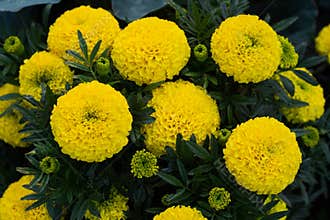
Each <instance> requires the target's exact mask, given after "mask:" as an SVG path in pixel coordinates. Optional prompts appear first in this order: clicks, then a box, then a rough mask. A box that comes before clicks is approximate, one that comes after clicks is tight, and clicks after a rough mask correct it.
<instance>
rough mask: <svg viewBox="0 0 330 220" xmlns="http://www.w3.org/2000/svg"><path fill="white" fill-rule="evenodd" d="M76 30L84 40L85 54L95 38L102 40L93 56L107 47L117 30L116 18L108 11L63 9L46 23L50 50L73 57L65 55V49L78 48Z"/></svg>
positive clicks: (109, 46) (86, 8)
mask: <svg viewBox="0 0 330 220" xmlns="http://www.w3.org/2000/svg"><path fill="white" fill-rule="evenodd" d="M78 30H80V31H81V33H82V34H83V37H84V38H85V40H86V43H87V47H88V52H89V53H90V52H91V51H92V49H93V47H94V45H95V44H96V43H97V41H99V40H102V43H101V47H100V49H99V53H98V54H97V56H99V55H100V53H102V52H103V51H104V50H105V49H106V48H111V46H112V43H113V40H114V39H115V37H116V36H117V34H118V33H119V32H120V28H119V24H118V22H117V20H116V19H115V18H114V17H113V16H112V15H111V13H110V12H109V11H107V10H104V9H102V8H98V9H94V8H91V7H89V6H80V7H77V8H74V9H72V10H68V11H66V12H64V14H62V15H61V16H60V17H59V18H57V19H56V21H55V23H54V24H53V25H51V26H50V28H49V33H48V39H47V43H48V48H49V50H50V52H52V53H54V54H56V55H58V56H59V57H62V58H64V59H68V60H74V59H73V57H71V56H70V55H68V54H66V51H67V50H75V51H78V52H79V51H80V47H79V41H78V37H77V31H78Z"/></svg>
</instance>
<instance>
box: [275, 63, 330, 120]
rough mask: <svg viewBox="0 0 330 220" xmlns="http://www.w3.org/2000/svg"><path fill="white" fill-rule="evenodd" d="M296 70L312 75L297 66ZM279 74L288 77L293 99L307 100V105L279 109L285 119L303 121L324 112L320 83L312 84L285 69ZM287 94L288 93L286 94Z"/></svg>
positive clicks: (314, 117)
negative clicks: (292, 90)
mask: <svg viewBox="0 0 330 220" xmlns="http://www.w3.org/2000/svg"><path fill="white" fill-rule="evenodd" d="M298 70H301V71H305V72H307V73H309V74H310V75H312V74H311V73H310V72H309V71H308V70H307V69H305V68H299V69H298ZM281 75H283V76H285V77H287V78H289V79H290V80H291V81H292V83H293V85H294V87H295V90H294V95H293V96H292V98H293V99H297V100H299V101H303V102H307V103H308V105H307V106H303V107H295V108H288V107H284V108H282V109H281V111H282V113H283V114H284V116H285V117H286V119H287V120H288V121H290V122H292V123H305V122H308V121H315V120H317V119H319V118H320V117H321V116H322V115H323V113H324V105H325V99H324V96H323V89H322V87H321V85H317V86H313V85H311V84H309V83H308V82H306V81H305V80H303V79H301V78H299V77H298V76H297V75H296V74H295V73H294V72H292V71H286V72H282V73H281ZM288 95H289V94H288Z"/></svg>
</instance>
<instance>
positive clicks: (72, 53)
mask: <svg viewBox="0 0 330 220" xmlns="http://www.w3.org/2000/svg"><path fill="white" fill-rule="evenodd" d="M65 52H66V53H67V54H68V55H70V56H72V57H73V58H75V59H77V60H80V61H82V62H85V61H86V60H85V58H83V57H82V56H81V55H80V54H79V53H78V52H77V51H74V50H67V51H65Z"/></svg>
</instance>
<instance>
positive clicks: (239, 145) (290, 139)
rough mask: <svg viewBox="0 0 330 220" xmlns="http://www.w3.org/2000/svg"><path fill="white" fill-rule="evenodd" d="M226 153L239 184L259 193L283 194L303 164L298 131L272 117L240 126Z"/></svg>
mask: <svg viewBox="0 0 330 220" xmlns="http://www.w3.org/2000/svg"><path fill="white" fill-rule="evenodd" d="M223 153H224V159H225V164H226V167H227V168H228V170H229V172H230V173H231V174H232V175H233V176H234V177H235V179H236V181H237V183H238V184H240V185H241V186H243V187H245V188H247V189H249V190H250V191H253V192H256V193H257V194H277V193H280V192H281V191H282V190H283V189H284V188H285V187H287V186H288V185H289V184H290V183H292V182H293V181H294V178H295V176H296V174H297V172H298V169H299V166H300V163H301V153H300V149H299V146H298V143H297V141H296V136H295V134H294V133H293V132H291V131H290V129H289V128H288V127H286V126H285V125H284V124H283V123H282V122H279V121H278V120H276V119H274V118H269V117H260V118H255V119H250V120H248V121H247V122H244V123H242V124H240V125H239V126H237V127H236V128H235V129H234V130H233V132H232V134H231V135H230V137H229V139H228V141H227V143H226V148H225V149H224V150H223Z"/></svg>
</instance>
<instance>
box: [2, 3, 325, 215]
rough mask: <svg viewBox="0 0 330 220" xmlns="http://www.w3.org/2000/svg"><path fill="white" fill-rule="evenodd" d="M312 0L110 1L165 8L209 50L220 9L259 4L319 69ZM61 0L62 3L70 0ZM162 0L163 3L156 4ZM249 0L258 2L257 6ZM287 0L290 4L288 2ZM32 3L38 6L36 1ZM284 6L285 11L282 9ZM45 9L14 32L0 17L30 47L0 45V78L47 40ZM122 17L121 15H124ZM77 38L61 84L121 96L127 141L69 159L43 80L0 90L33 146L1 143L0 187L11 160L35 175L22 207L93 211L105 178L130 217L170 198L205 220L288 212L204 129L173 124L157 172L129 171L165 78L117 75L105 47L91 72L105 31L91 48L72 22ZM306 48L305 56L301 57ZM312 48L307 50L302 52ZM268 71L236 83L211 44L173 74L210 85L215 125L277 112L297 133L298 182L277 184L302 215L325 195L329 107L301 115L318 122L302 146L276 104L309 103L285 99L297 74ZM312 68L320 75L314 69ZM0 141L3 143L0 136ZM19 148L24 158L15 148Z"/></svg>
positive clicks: (14, 72)
mask: <svg viewBox="0 0 330 220" xmlns="http://www.w3.org/2000/svg"><path fill="white" fill-rule="evenodd" d="M125 2H126V1H125ZM127 2H129V1H127ZM145 2H147V1H145ZM275 2H276V4H275ZM311 2H312V1H310V0H304V1H300V2H299V3H297V1H294V0H290V1H287V2H285V1H283V2H282V1H258V3H255V2H252V1H250V3H249V1H247V0H209V1H203V0H187V1H185V0H175V1H166V2H165V1H159V2H157V3H155V2H153V4H151V3H150V2H149V3H150V4H149V3H146V4H145V6H146V8H145V9H144V10H142V11H141V10H139V9H138V8H134V7H133V6H132V7H131V8H129V7H128V8H127V11H126V12H123V11H120V10H119V9H118V10H117V11H116V7H119V8H120V7H121V9H122V7H123V6H125V7H126V5H124V1H123V2H121V1H114V0H113V1H112V4H113V11H114V14H115V15H117V16H118V17H119V18H121V19H123V20H126V18H127V19H128V20H133V19H136V18H138V17H141V16H144V15H146V14H148V13H150V12H152V13H154V14H155V15H156V16H158V15H159V16H162V17H166V16H167V15H168V17H169V18H168V19H170V20H175V21H176V23H177V24H178V25H179V26H180V27H181V28H182V29H183V30H184V31H185V34H186V36H187V37H188V39H189V44H190V46H191V48H194V46H196V45H197V44H199V43H202V44H204V45H206V47H207V48H208V51H210V38H211V35H212V33H213V32H214V30H215V29H216V28H217V27H218V26H219V24H220V23H221V22H222V21H223V20H224V19H226V18H227V17H230V16H234V15H238V14H242V13H251V12H256V11H257V12H258V13H257V14H259V15H260V16H261V17H264V19H265V20H267V22H269V23H270V24H271V25H272V27H273V28H274V29H276V30H277V31H279V32H280V33H281V34H282V35H284V36H288V37H289V38H290V40H292V41H293V43H295V45H296V49H297V52H299V54H300V60H299V64H298V66H299V67H307V68H314V69H315V70H319V69H320V68H324V67H322V65H325V64H324V63H325V61H326V57H324V56H317V55H316V54H314V53H311V52H310V51H308V50H309V48H310V47H311V44H310V42H311V40H312V38H313V37H314V35H315V14H316V9H315V5H313V4H312V5H311ZM62 3H63V2H62ZM84 3H90V4H92V5H93V6H94V7H97V6H102V5H104V4H106V3H104V2H103V3H102V2H93V3H92V1H89V2H88V1H84ZM63 4H64V3H63ZM67 4H68V5H69V3H67ZM70 4H73V3H70ZM76 4H78V3H76ZM79 4H80V3H79ZM165 4H167V5H168V6H167V7H164V8H163V9H160V8H161V7H162V6H163V5H165ZM320 4H325V5H326V3H325V1H320ZM255 5H257V6H259V5H261V6H262V7H260V8H258V7H256V6H255ZM293 5H294V6H295V7H292V6H293ZM249 6H251V7H249ZM284 6H286V7H287V8H286V7H284ZM36 9H39V11H40V7H39V8H36ZM131 9H137V10H136V13H135V14H128V13H127V12H130V11H131ZM284 9H285V12H283V11H282V10H284ZM306 9H308V10H306ZM309 9H310V10H309ZM24 10H25V9H24ZM155 10H157V11H155ZM292 10H294V12H292ZM50 12H51V6H46V7H45V8H44V10H43V13H42V15H41V17H40V18H39V19H34V18H33V19H32V17H31V15H29V16H27V15H24V16H23V15H22V16H23V18H24V19H25V18H26V21H27V22H26V24H25V23H24V24H25V25H24V27H22V29H20V31H18V32H17V33H16V32H15V31H14V30H12V29H13V28H12V27H11V28H8V27H7V26H5V25H0V43H2V42H3V41H4V39H5V37H7V36H8V35H12V34H15V35H18V36H19V37H20V38H21V39H22V40H23V42H24V46H25V47H26V48H27V49H26V54H24V56H22V57H17V56H14V55H10V54H7V53H6V52H5V51H4V50H3V49H2V48H0V85H2V84H4V83H6V82H10V83H14V84H17V76H18V69H19V66H20V65H21V64H22V62H23V60H24V59H25V58H28V57H30V56H31V55H32V54H33V53H34V52H35V51H38V50H44V49H46V36H47V29H48V27H49V24H48V18H49V13H50ZM279 12H280V13H279ZM289 12H290V13H289ZM23 14H24V13H23ZM282 14H283V15H282ZM127 15H129V16H127ZM165 15H166V16H165ZM25 16H26V17H25ZM282 16H283V17H282ZM9 17H10V16H9ZM28 18H29V19H28ZM281 19H283V20H281ZM32 20H38V22H35V21H33V22H31V21H32ZM1 22H2V23H6V24H9V23H10V24H12V26H14V27H16V26H17V25H19V22H20V20H19V19H18V20H17V19H16V18H15V19H11V21H10V22H8V19H7V18H6V19H4V17H3V16H2V15H1V14H0V24H1ZM124 25H126V23H124V22H123V26H124ZM77 41H78V42H79V45H80V51H72V50H68V51H67V53H68V54H69V55H70V56H71V57H73V58H74V61H66V63H67V64H68V65H69V66H70V67H71V68H73V69H74V70H75V76H74V83H73V85H67V89H66V90H67V91H68V90H69V89H71V88H73V87H75V86H76V85H77V84H79V83H82V82H89V81H92V80H98V81H100V82H102V83H105V84H109V85H111V86H112V87H114V88H115V89H116V90H118V91H120V92H121V93H122V94H123V95H124V96H125V97H126V99H127V102H128V104H129V108H130V112H131V114H132V116H133V119H134V121H133V124H132V130H131V132H130V135H129V143H128V145H127V146H125V147H124V149H123V150H122V151H121V152H119V153H118V154H116V155H114V156H113V157H112V158H110V159H107V160H105V161H103V162H101V163H85V162H81V161H77V160H73V159H71V158H70V157H69V156H67V155H64V154H63V153H62V152H61V149H60V147H59V146H58V144H57V143H56V142H55V141H54V137H53V135H52V132H51V128H50V124H49V121H50V115H51V112H52V109H53V106H54V104H56V100H57V98H58V97H57V96H55V95H54V94H52V92H51V90H50V89H49V88H48V86H47V85H42V97H41V100H35V99H33V98H32V97H31V96H21V95H19V94H9V95H5V96H2V97H0V101H1V100H8V99H18V101H17V102H15V103H14V104H13V105H11V106H10V107H9V108H8V110H7V111H5V112H4V113H0V114H1V115H5V114H7V113H10V112H11V111H12V110H17V111H20V112H21V113H22V114H23V119H22V122H27V124H26V126H25V127H24V129H23V130H22V131H21V132H26V133H28V134H29V136H28V137H26V138H25V139H24V141H27V142H29V143H31V148H29V149H27V150H16V149H15V150H9V149H7V148H8V146H6V145H5V146H4V147H3V146H1V147H0V158H1V160H0V173H1V179H0V186H1V188H0V190H1V192H2V191H3V190H4V189H5V187H6V186H7V185H8V184H9V182H11V181H14V180H15V179H17V178H18V175H17V173H15V172H14V167H16V166H17V171H18V172H20V173H22V174H31V175H34V179H33V180H32V182H31V183H30V184H28V185H27V186H26V187H27V188H29V189H32V190H33V191H34V192H33V193H32V194H31V195H28V196H25V197H24V198H23V199H26V200H35V201H34V203H33V204H32V205H31V206H30V207H28V209H32V208H34V207H37V206H39V205H42V204H46V206H47V209H48V211H49V213H50V215H51V216H52V217H53V218H54V219H59V218H60V216H61V215H65V216H66V218H67V219H83V216H84V215H85V212H86V210H89V211H90V212H91V213H93V214H94V215H96V216H98V215H99V213H98V210H97V209H96V207H95V201H97V202H102V201H104V200H105V199H106V198H107V196H108V194H109V192H110V189H111V187H112V186H115V187H116V188H117V189H118V190H119V191H120V193H122V194H123V195H125V196H127V197H129V207H130V208H129V210H128V212H127V213H126V214H127V217H128V219H134V220H140V219H141V220H144V219H152V217H153V216H154V215H155V214H157V213H159V212H161V211H163V210H165V209H166V208H167V207H168V206H173V205H178V204H183V205H190V206H193V207H196V208H198V209H199V210H201V211H202V213H203V215H204V216H205V217H207V218H208V219H211V220H213V219H214V220H218V219H228V220H229V219H234V220H235V219H237V220H244V219H247V220H251V219H263V220H273V219H274V220H275V219H279V218H281V217H283V216H285V215H287V214H288V213H287V212H279V213H274V214H271V215H269V214H267V213H268V211H269V210H270V209H271V208H272V207H274V206H275V205H276V201H272V202H270V203H268V204H264V200H265V197H266V196H260V195H257V194H255V193H253V192H250V191H248V190H246V189H244V188H243V187H241V186H239V185H238V184H237V183H236V181H235V178H234V177H233V176H232V175H231V174H230V173H229V171H228V170H227V168H226V166H225V163H224V159H223V153H222V151H223V148H224V147H225V143H223V141H222V142H221V141H220V140H218V139H217V138H216V137H214V136H210V137H207V138H206V140H205V141H204V142H203V144H202V145H199V144H197V143H196V141H195V138H194V136H192V137H191V138H190V140H183V139H182V136H181V135H180V134H179V135H178V136H177V141H176V149H173V148H170V147H167V148H166V152H167V153H166V154H165V155H163V156H161V157H160V158H159V161H158V165H159V166H160V172H159V173H158V174H157V175H156V176H153V177H151V178H146V179H142V180H141V179H137V178H134V177H133V175H132V174H131V173H130V161H131V158H132V155H133V154H134V153H135V151H136V150H139V149H142V148H143V147H144V137H143V131H142V130H141V128H142V127H143V126H144V125H145V124H149V123H152V122H153V121H154V120H155V119H154V118H153V117H152V116H151V115H152V113H153V112H154V109H152V108H151V107H150V106H148V101H149V100H150V99H151V98H152V90H153V89H155V88H157V87H158V86H160V85H161V84H162V83H163V82H158V83H154V84H151V85H143V86H138V85H136V84H135V83H134V82H131V81H128V80H124V79H123V78H122V77H121V75H120V74H119V72H118V70H117V69H116V68H115V67H114V66H113V63H112V60H111V57H109V49H108V50H105V51H103V52H102V54H101V56H102V57H105V58H107V59H109V60H110V66H109V74H107V75H98V74H96V72H95V66H94V64H95V61H96V60H97V59H98V57H97V54H98V52H99V49H100V45H101V44H102V41H101V40H100V41H98V42H97V43H96V44H95V45H94V47H93V49H92V51H91V53H88V48H87V44H86V42H85V39H84V36H83V35H82V34H81V32H80V31H79V30H78V31H77ZM0 45H1V44H0ZM305 54H307V55H308V57H304V56H303V55H305ZM310 54H312V55H311V56H309V55H310ZM293 71H294V72H295V74H296V75H297V76H298V77H300V78H301V79H303V80H305V81H306V82H307V83H310V84H311V85H317V84H318V82H317V80H316V78H315V77H314V76H311V75H309V74H307V73H306V72H304V71H299V70H293ZM275 74H276V77H277V80H275V79H274V78H272V79H269V80H265V81H263V82H260V83H257V84H251V83H250V84H239V83H236V82H234V80H233V79H232V78H231V77H227V76H226V75H225V74H224V73H222V72H221V71H220V70H219V68H218V66H217V65H216V64H215V63H214V61H213V60H212V55H211V53H209V54H208V58H207V59H206V60H205V61H204V62H198V61H197V60H196V59H194V58H191V59H190V60H189V62H188V64H187V65H186V67H185V68H184V69H183V70H182V71H181V72H180V75H179V76H177V77H176V78H175V79H174V80H177V79H178V78H181V79H184V80H188V81H191V82H193V83H194V84H196V85H199V86H201V87H203V88H205V89H206V90H207V92H208V94H209V95H210V96H211V97H212V98H214V99H215V100H216V102H217V105H218V107H219V111H220V115H221V128H228V129H233V128H235V127H236V126H237V125H238V124H240V123H242V122H245V121H247V120H248V119H250V118H254V117H258V116H270V117H275V118H277V119H279V120H281V121H282V122H284V123H285V124H286V125H287V126H288V127H290V128H291V130H292V131H294V132H295V133H296V136H297V138H298V141H299V144H300V147H301V151H302V153H303V162H302V165H301V167H300V170H299V173H298V175H297V177H296V180H295V182H294V183H292V184H291V185H290V186H289V187H288V188H287V189H286V190H285V191H284V192H282V193H281V194H280V197H281V198H282V199H283V200H284V201H285V202H286V203H287V204H288V206H290V207H291V209H290V211H289V214H288V215H289V217H291V218H292V219H298V218H299V217H301V218H302V217H306V216H308V215H309V213H308V209H309V208H310V207H311V205H312V204H313V202H315V201H316V200H317V199H318V198H320V196H326V195H328V194H327V193H328V186H327V185H328V184H329V181H330V172H329V170H330V169H329V168H330V167H329V164H330V150H329V142H330V118H329V117H330V111H329V110H328V111H327V112H326V113H325V114H324V116H323V117H322V118H321V119H319V120H318V121H316V122H313V123H308V124H307V125H312V126H314V127H316V128H317V129H318V130H319V131H320V136H321V139H320V142H319V144H318V145H317V146H316V147H314V148H307V147H306V146H304V145H303V143H302V142H301V140H300V137H301V136H302V135H303V134H306V133H308V131H306V130H305V129H304V127H305V125H299V124H298V125H292V124H290V123H288V122H287V121H285V119H284V117H283V115H282V113H281V111H280V109H281V108H282V107H302V106H306V105H308V104H307V103H305V102H301V101H298V100H294V99H292V98H291V97H292V95H293V94H294V92H295V88H294V84H293V83H292V82H291V80H290V79H288V78H287V77H285V76H284V75H282V74H281V72H276V73H275ZM316 77H317V78H318V76H316ZM23 102H28V103H30V105H31V106H33V108H27V106H26V105H22V103H23ZM1 145H4V144H3V143H1ZM26 151H29V152H26ZM24 153H25V159H23V156H22V155H23V154H24ZM46 156H51V157H54V158H56V159H57V160H58V161H59V162H60V169H59V171H58V172H56V173H51V174H46V173H43V172H42V170H41V169H40V166H39V165H40V161H41V160H42V159H43V158H44V157H46ZM10 160H13V161H15V163H12V162H11V161H10ZM213 187H224V188H226V190H228V191H229V192H230V194H231V200H232V202H231V203H230V205H229V206H228V207H227V208H226V209H225V210H223V211H218V212H217V211H215V210H214V209H212V208H211V207H210V206H209V204H208V193H209V191H210V190H211V189H212V188H213ZM166 194H167V197H166V199H165V203H166V204H163V203H162V201H161V198H162V197H163V196H164V195H166ZM163 202H164V201H163Z"/></svg>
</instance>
